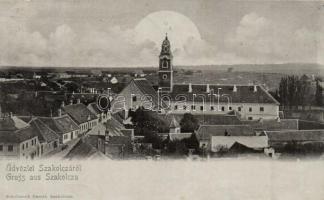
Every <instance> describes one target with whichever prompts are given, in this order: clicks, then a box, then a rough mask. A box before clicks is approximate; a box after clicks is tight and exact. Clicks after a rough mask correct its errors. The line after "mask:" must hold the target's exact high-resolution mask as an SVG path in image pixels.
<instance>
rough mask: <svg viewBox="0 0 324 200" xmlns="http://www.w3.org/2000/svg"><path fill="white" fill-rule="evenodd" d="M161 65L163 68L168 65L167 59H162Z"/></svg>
mask: <svg viewBox="0 0 324 200" xmlns="http://www.w3.org/2000/svg"><path fill="white" fill-rule="evenodd" d="M162 67H163V68H168V67H169V63H168V61H166V60H163V61H162Z"/></svg>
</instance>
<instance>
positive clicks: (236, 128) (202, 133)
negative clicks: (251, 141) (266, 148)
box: [197, 125, 256, 140]
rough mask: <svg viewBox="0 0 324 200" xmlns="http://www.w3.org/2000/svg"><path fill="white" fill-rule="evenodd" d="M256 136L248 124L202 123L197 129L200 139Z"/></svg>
mask: <svg viewBox="0 0 324 200" xmlns="http://www.w3.org/2000/svg"><path fill="white" fill-rule="evenodd" d="M226 135H227V136H228V137H229V136H255V135H256V134H255V132H254V130H253V129H252V128H251V127H250V126H248V125H202V126H200V127H199V129H198V130H197V138H198V139H199V140H209V139H210V138H211V137H212V136H226Z"/></svg>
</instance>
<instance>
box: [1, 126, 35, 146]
mask: <svg viewBox="0 0 324 200" xmlns="http://www.w3.org/2000/svg"><path fill="white" fill-rule="evenodd" d="M34 137H37V134H36V130H35V129H34V128H33V127H31V126H28V127H26V128H23V129H20V130H16V131H0V141H1V142H4V143H21V142H23V141H26V140H29V139H32V138H34Z"/></svg>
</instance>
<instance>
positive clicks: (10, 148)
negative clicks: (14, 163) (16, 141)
mask: <svg viewBox="0 0 324 200" xmlns="http://www.w3.org/2000/svg"><path fill="white" fill-rule="evenodd" d="M7 150H8V151H13V145H8V146H7ZM0 151H4V145H0Z"/></svg>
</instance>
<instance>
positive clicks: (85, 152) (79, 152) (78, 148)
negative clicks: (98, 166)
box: [65, 140, 98, 159]
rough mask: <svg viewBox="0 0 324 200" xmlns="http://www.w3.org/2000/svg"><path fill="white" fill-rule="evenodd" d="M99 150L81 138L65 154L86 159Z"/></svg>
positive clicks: (69, 156) (70, 157)
mask: <svg viewBox="0 0 324 200" xmlns="http://www.w3.org/2000/svg"><path fill="white" fill-rule="evenodd" d="M97 153H98V150H96V149H95V148H94V147H92V146H91V145H90V144H87V143H85V142H83V141H82V140H80V141H79V142H78V143H77V144H76V145H75V146H74V147H73V148H72V149H71V151H70V152H69V153H68V154H67V155H66V156H65V158H67V159H86V158H91V157H92V156H93V155H94V154H97Z"/></svg>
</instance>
